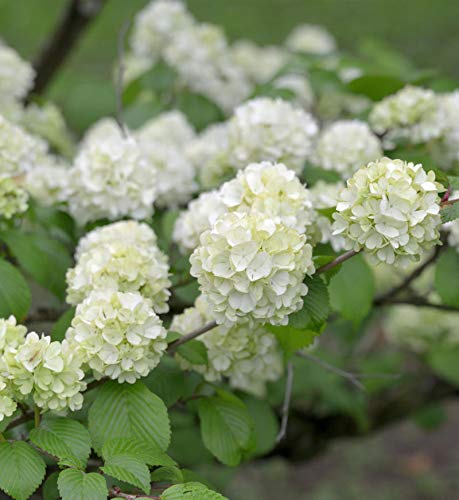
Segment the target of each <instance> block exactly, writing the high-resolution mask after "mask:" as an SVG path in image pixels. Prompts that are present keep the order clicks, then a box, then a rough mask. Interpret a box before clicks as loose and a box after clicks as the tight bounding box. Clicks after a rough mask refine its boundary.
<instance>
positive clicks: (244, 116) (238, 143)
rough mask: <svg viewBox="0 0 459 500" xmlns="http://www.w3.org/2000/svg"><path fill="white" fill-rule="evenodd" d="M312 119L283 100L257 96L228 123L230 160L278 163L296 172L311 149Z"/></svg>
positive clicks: (241, 164)
mask: <svg viewBox="0 0 459 500" xmlns="http://www.w3.org/2000/svg"><path fill="white" fill-rule="evenodd" d="M317 132H318V126H317V123H316V122H315V120H314V118H313V117H312V116H311V115H310V114H309V113H307V112H306V111H303V110H302V109H299V108H295V107H294V106H293V105H292V104H291V103H289V102H287V101H283V100H282V99H270V98H267V97H260V98H257V99H253V100H251V101H248V102H247V103H245V104H242V105H241V106H239V107H238V108H237V109H236V110H235V113H234V116H233V117H232V118H231V120H230V122H229V129H228V134H229V148H230V159H231V163H232V164H233V165H234V166H235V167H238V168H243V167H245V166H247V164H249V163H253V162H259V161H263V160H268V161H273V162H281V163H284V164H285V165H287V167H288V168H290V169H292V170H294V171H295V172H297V173H299V172H301V171H302V170H303V166H304V163H305V161H306V159H307V157H308V155H310V153H311V152H312V148H313V141H314V139H315V137H316V135H317Z"/></svg>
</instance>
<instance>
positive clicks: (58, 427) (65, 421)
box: [30, 417, 91, 468]
mask: <svg viewBox="0 0 459 500" xmlns="http://www.w3.org/2000/svg"><path fill="white" fill-rule="evenodd" d="M30 440H31V441H32V443H34V444H35V445H36V446H38V447H39V448H41V449H42V450H44V451H46V452H47V453H49V454H51V455H54V456H55V457H58V458H59V459H60V461H61V463H65V464H68V465H72V466H75V467H79V468H84V467H85V466H86V462H87V460H88V458H89V454H90V452H91V438H90V436H89V432H88V431H87V429H86V428H85V427H84V426H83V425H82V424H80V422H77V421H76V420H72V419H71V418H65V417H52V418H50V417H48V418H44V419H43V420H42V421H41V423H40V427H38V428H37V429H33V430H32V431H31V432H30Z"/></svg>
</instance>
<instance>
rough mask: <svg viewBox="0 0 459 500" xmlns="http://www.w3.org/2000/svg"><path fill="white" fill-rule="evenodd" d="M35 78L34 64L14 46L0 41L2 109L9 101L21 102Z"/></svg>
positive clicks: (0, 103)
mask: <svg viewBox="0 0 459 500" xmlns="http://www.w3.org/2000/svg"><path fill="white" fill-rule="evenodd" d="M34 78H35V71H34V70H33V68H32V66H31V65H30V64H29V63H28V62H26V61H24V60H23V59H21V57H20V56H19V54H18V53H17V52H16V51H15V50H13V49H12V48H10V47H8V46H6V45H4V44H3V43H1V42H0V110H2V108H3V105H4V104H5V105H8V101H11V100H13V101H17V102H19V101H20V100H21V99H22V98H23V97H25V96H26V94H27V92H28V91H29V90H30V88H31V87H32V84H33V80H34Z"/></svg>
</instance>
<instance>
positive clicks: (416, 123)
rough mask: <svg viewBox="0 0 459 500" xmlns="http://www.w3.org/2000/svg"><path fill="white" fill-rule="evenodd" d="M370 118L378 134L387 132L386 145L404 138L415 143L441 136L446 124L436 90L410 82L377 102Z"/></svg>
mask: <svg viewBox="0 0 459 500" xmlns="http://www.w3.org/2000/svg"><path fill="white" fill-rule="evenodd" d="M369 120H370V125H371V128H372V129H373V130H374V131H375V132H376V133H377V134H384V144H385V145H386V147H393V143H394V142H396V141H399V140H402V139H405V140H409V141H410V142H412V143H415V144H416V143H420V142H426V141H428V140H430V139H434V138H436V137H439V136H440V135H441V133H442V131H443V127H444V119H443V113H442V112H441V107H440V106H439V103H438V98H437V96H436V95H435V93H434V92H433V91H432V90H429V89H422V88H419V87H412V86H410V85H408V86H406V87H404V88H403V89H401V90H399V91H398V92H397V93H395V94H394V95H391V96H388V97H385V98H384V99H383V100H382V101H380V102H378V103H377V104H375V106H374V107H373V109H372V111H371V113H370V116H369Z"/></svg>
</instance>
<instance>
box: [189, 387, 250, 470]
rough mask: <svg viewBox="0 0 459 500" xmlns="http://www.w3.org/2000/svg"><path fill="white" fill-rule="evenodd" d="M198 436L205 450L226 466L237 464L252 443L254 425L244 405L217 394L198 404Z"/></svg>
mask: <svg viewBox="0 0 459 500" xmlns="http://www.w3.org/2000/svg"><path fill="white" fill-rule="evenodd" d="M198 412H199V418H200V421H201V436H202V440H203V442H204V445H205V446H206V448H207V449H208V450H209V451H210V452H211V453H212V454H213V455H215V457H217V458H218V460H220V461H221V462H222V463H224V464H226V465H232V466H235V465H238V464H239V462H240V461H241V458H242V453H243V451H244V450H246V449H247V448H248V447H249V445H250V441H251V436H252V426H253V422H252V419H251V418H250V415H249V412H248V411H247V408H246V406H245V405H244V403H243V402H242V401H241V400H240V399H239V398H237V397H236V396H234V395H232V394H229V393H226V392H224V391H219V393H218V395H217V396H211V397H207V398H202V399H200V400H199V402H198Z"/></svg>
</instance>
